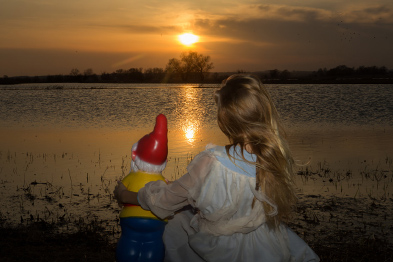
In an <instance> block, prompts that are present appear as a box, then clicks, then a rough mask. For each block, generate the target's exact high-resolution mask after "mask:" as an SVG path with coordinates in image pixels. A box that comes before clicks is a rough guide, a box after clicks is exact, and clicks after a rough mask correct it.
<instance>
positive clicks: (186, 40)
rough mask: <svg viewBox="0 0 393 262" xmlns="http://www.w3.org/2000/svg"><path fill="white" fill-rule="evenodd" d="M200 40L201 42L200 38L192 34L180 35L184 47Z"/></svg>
mask: <svg viewBox="0 0 393 262" xmlns="http://www.w3.org/2000/svg"><path fill="white" fill-rule="evenodd" d="M198 40H199V36H197V35H194V34H191V33H185V34H182V35H179V41H180V43H182V44H183V45H187V46H190V45H192V44H194V43H196V42H198Z"/></svg>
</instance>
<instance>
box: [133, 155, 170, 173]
mask: <svg viewBox="0 0 393 262" xmlns="http://www.w3.org/2000/svg"><path fill="white" fill-rule="evenodd" d="M165 167H166V161H165V162H164V163H163V164H161V165H153V164H150V163H147V162H145V161H143V160H141V159H140V158H139V157H138V156H136V157H135V161H131V171H134V172H136V171H144V172H147V173H161V172H162V171H163V170H164V169H165Z"/></svg>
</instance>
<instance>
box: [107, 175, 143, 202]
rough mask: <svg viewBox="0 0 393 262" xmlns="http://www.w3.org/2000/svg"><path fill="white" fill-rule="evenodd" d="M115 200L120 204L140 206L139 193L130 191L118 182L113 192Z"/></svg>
mask: <svg viewBox="0 0 393 262" xmlns="http://www.w3.org/2000/svg"><path fill="white" fill-rule="evenodd" d="M113 194H114V196H115V199H116V200H117V202H118V203H119V204H125V203H127V204H131V205H138V206H139V203H138V193H137V192H133V191H128V190H127V188H126V186H125V185H124V184H123V183H122V182H121V181H118V182H117V185H116V187H115V190H114V191H113Z"/></svg>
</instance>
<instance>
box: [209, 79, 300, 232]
mask: <svg viewBox="0 0 393 262" xmlns="http://www.w3.org/2000/svg"><path fill="white" fill-rule="evenodd" d="M215 100H216V103H217V107H218V110H217V111H218V118H217V119H218V125H219V127H220V129H221V130H222V132H224V134H225V135H226V136H227V137H228V138H229V140H230V143H231V144H230V145H227V146H226V150H227V154H228V156H229V157H231V156H230V155H229V148H230V147H232V146H237V145H239V146H240V147H241V152H243V151H244V150H246V149H247V150H251V152H252V153H253V154H255V155H256V157H257V161H256V163H253V164H255V165H256V185H255V189H256V190H257V191H258V190H260V191H261V192H262V193H264V194H265V195H266V196H267V197H268V198H269V199H271V200H272V202H273V203H274V204H276V205H277V211H278V213H277V215H275V216H270V215H268V214H269V213H271V212H272V211H273V209H274V208H273V207H272V206H271V205H269V204H268V203H266V202H263V203H262V204H263V206H264V210H265V214H266V218H267V224H268V225H269V227H270V228H276V227H277V226H278V225H279V224H280V223H281V221H287V220H288V219H289V217H290V214H291V211H292V208H293V207H294V205H295V203H296V201H297V197H296V195H295V192H294V186H293V169H292V165H293V158H292V156H291V153H290V151H289V147H288V144H287V142H286V139H285V138H284V136H285V135H284V130H283V128H282V126H281V124H280V123H279V115H278V112H277V110H276V108H275V106H274V103H273V101H272V100H271V98H270V95H269V93H268V92H267V90H266V89H265V88H264V87H263V85H262V83H261V81H260V80H259V79H258V78H257V77H256V76H252V75H233V76H230V77H229V78H227V79H226V80H224V81H223V84H222V87H221V88H220V89H219V90H217V91H216V94H215ZM241 157H242V158H243V160H244V161H247V160H246V159H245V158H244V155H243V153H242V156H241ZM247 162H248V161H247ZM255 201H258V200H257V199H256V198H254V200H253V202H252V206H254V203H255Z"/></svg>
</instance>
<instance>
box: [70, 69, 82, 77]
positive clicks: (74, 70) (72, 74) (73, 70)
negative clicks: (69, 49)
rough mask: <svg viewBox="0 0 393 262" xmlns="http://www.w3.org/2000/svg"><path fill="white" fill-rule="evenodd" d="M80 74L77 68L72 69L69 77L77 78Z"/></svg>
mask: <svg viewBox="0 0 393 262" xmlns="http://www.w3.org/2000/svg"><path fill="white" fill-rule="evenodd" d="M79 74H80V72H79V69H78V68H72V69H71V72H70V75H71V76H78V75H79Z"/></svg>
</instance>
